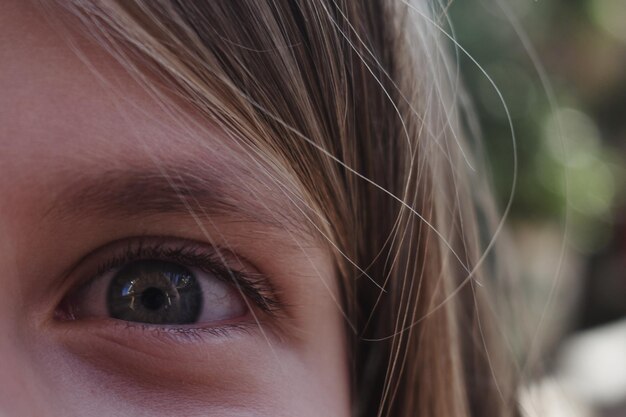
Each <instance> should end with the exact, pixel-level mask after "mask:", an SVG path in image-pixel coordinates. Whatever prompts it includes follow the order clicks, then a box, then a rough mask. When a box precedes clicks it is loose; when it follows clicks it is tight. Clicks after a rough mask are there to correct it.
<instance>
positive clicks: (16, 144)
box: [0, 0, 349, 416]
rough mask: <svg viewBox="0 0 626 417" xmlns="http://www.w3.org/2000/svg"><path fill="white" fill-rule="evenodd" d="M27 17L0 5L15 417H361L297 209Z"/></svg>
mask: <svg viewBox="0 0 626 417" xmlns="http://www.w3.org/2000/svg"><path fill="white" fill-rule="evenodd" d="M28 4H29V2H22V1H17V0H15V1H3V2H2V5H1V6H0V91H2V94H0V149H1V151H0V195H1V196H2V198H1V199H0V270H1V271H2V274H1V275H0V284H1V285H2V291H0V334H1V335H2V337H1V338H0V357H1V358H2V359H1V360H0V414H2V415H10V416H27V415H46V416H90V415H94V416H95V415H98V416H100V415H107V416H108V415H111V416H113V415H120V416H139V415H150V416H160V415H163V416H165V415H167V416H171V415H186V416H194V415H198V416H200V415H202V416H206V415H219V416H346V415H348V414H349V413H348V402H349V401H348V393H347V392H348V388H347V387H348V381H347V371H346V368H347V366H346V361H345V356H346V353H345V347H344V339H343V329H344V323H343V321H342V319H341V314H340V308H339V307H338V306H337V304H336V302H335V301H334V300H336V299H338V296H337V289H336V279H337V277H336V276H335V272H334V269H333V267H332V263H331V258H330V255H329V253H328V252H327V250H326V249H324V246H323V245H322V244H321V243H320V241H319V240H318V239H317V238H315V237H314V236H313V235H312V234H311V233H310V232H309V230H308V228H307V227H306V220H304V219H302V218H300V217H299V216H298V213H299V211H298V210H296V209H289V206H290V205H289V201H288V199H287V198H286V197H285V196H284V194H283V193H282V192H281V191H280V190H278V189H277V187H276V186H273V185H272V184H271V183H270V182H267V181H265V180H264V175H262V171H263V170H262V169H261V168H260V165H258V164H257V163H255V161H254V160H252V159H251V158H249V157H248V156H247V155H246V153H245V152H244V151H243V150H242V149H241V148H238V147H237V146H235V145H234V143H233V139H232V138H229V136H228V135H226V134H224V132H221V131H220V130H219V129H217V128H213V129H208V130H207V129H200V128H196V127H194V126H195V125H194V124H193V123H189V124H185V123H181V119H180V118H179V117H172V116H171V115H170V113H169V112H168V111H166V110H164V109H163V107H162V106H160V105H159V103H158V101H155V100H153V99H152V98H151V96H150V95H149V94H147V93H146V90H145V89H144V88H142V87H140V86H138V85H137V84H136V83H135V82H134V81H133V78H132V77H131V76H129V75H128V74H127V73H126V72H125V71H124V70H123V69H122V68H121V67H118V66H117V65H116V64H115V63H114V60H113V59H112V58H111V57H109V56H108V55H106V54H105V53H104V52H102V51H100V50H99V49H98V47H97V46H96V45H89V44H88V43H87V42H88V41H86V40H84V39H83V40H80V39H78V38H74V41H75V42H78V43H79V45H78V46H79V48H78V49H79V50H81V51H83V52H82V53H85V51H88V52H86V55H85V56H81V55H80V53H77V52H76V51H75V49H73V48H72V47H71V46H70V44H69V43H68V40H67V39H66V38H65V37H64V36H63V35H61V34H60V33H61V32H59V31H58V30H56V29H55V28H53V26H51V24H50V23H49V22H48V21H47V20H46V19H45V18H43V17H42V15H41V13H40V12H39V11H37V10H35V9H31V8H29V6H28ZM285 225H287V226H285Z"/></svg>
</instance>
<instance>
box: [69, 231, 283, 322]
mask: <svg viewBox="0 0 626 417" xmlns="http://www.w3.org/2000/svg"><path fill="white" fill-rule="evenodd" d="M220 250H223V249H219V248H212V247H210V246H208V245H206V244H202V243H200V242H195V241H190V240H185V239H178V238H165V237H142V238H139V239H134V240H129V241H128V244H127V245H125V246H123V247H121V249H117V248H116V249H114V252H113V253H114V255H113V256H110V255H109V258H108V259H107V260H106V261H104V262H102V263H100V264H98V266H97V268H96V272H95V273H94V274H92V275H90V278H89V279H88V280H87V281H85V282H83V284H81V285H79V286H78V288H77V289H76V290H75V291H71V292H70V294H73V293H76V292H80V291H82V290H84V289H88V287H89V286H90V285H91V284H92V283H94V282H95V281H96V280H97V279H98V278H100V277H101V276H102V275H103V274H105V273H107V272H109V271H111V270H112V269H115V268H119V267H122V266H124V265H125V264H127V263H129V262H132V261H139V260H159V261H169V262H174V263H178V264H181V265H183V266H185V267H194V268H198V269H200V270H202V271H203V272H207V273H210V274H212V275H213V276H215V277H216V278H217V279H220V280H222V281H223V282H225V283H226V284H229V285H235V286H236V287H238V289H239V290H240V291H241V293H242V294H243V295H244V296H245V297H246V298H247V299H249V300H251V301H252V303H254V305H255V306H256V307H258V308H259V309H261V311H263V312H265V313H268V314H270V315H275V314H276V313H277V312H278V311H279V310H280V309H281V303H280V301H279V300H278V299H277V297H276V291H275V290H274V288H273V287H272V286H271V285H270V282H269V281H268V278H267V277H265V276H264V275H263V274H261V273H258V272H250V271H245V272H244V271H240V270H237V269H233V268H231V267H229V266H227V265H226V263H225V262H224V260H223V259H222V257H221V256H220ZM236 259H238V258H236ZM70 316H71V314H70ZM145 327H153V328H154V327H156V326H145ZM173 330H176V329H173Z"/></svg>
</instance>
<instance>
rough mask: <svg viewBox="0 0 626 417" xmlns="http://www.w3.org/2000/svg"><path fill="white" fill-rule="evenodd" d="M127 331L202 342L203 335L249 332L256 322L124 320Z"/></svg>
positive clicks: (179, 340) (226, 335)
mask: <svg viewBox="0 0 626 417" xmlns="http://www.w3.org/2000/svg"><path fill="white" fill-rule="evenodd" d="M125 323H126V329H127V330H129V331H136V330H139V331H141V332H144V333H147V334H149V335H151V336H155V337H158V338H167V339H170V340H174V341H176V342H181V341H184V342H202V341H204V337H220V338H226V337H232V336H234V335H235V334H250V333H251V332H252V331H253V329H254V328H255V327H258V324H256V323H236V324H226V325H221V326H214V327H166V326H150V325H146V324H142V323H133V322H125Z"/></svg>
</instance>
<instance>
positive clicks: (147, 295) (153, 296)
mask: <svg viewBox="0 0 626 417" xmlns="http://www.w3.org/2000/svg"><path fill="white" fill-rule="evenodd" d="M166 299H167V297H166V295H165V293H164V292H163V290H160V289H158V288H154V287H150V288H146V290H145V291H144V292H142V293H141V304H142V305H143V306H144V307H145V308H147V309H148V310H158V309H160V308H161V307H163V305H164V304H165V301H166Z"/></svg>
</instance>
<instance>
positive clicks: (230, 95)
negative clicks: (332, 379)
mask: <svg viewBox="0 0 626 417" xmlns="http://www.w3.org/2000/svg"><path fill="white" fill-rule="evenodd" d="M59 3H60V4H61V5H62V6H63V7H66V8H69V9H71V10H72V12H73V13H74V15H76V16H79V17H80V18H81V20H82V21H83V23H84V24H85V25H86V26H87V27H88V28H89V30H90V31H91V33H92V34H94V35H95V36H96V38H97V39H98V40H99V41H100V42H101V43H102V45H104V46H105V47H106V48H107V49H108V50H109V51H111V52H112V53H113V55H114V56H115V57H117V58H118V59H119V60H120V61H122V62H123V63H124V65H125V66H126V67H127V68H128V69H129V71H130V72H131V73H132V74H133V75H134V76H135V77H138V78H139V79H141V80H143V81H144V82H145V85H146V87H147V88H150V89H151V90H152V91H153V92H155V94H158V95H159V97H160V100H163V101H164V102H167V103H168V105H169V106H171V107H172V108H174V109H178V110H180V111H181V114H184V113H185V111H188V109H189V108H190V107H191V108H193V109H194V110H193V111H194V112H195V113H196V114H199V115H201V117H202V118H204V119H205V120H206V122H207V124H211V125H217V126H219V127H220V128H222V129H223V130H224V131H226V132H228V133H229V134H230V135H232V138H233V140H235V141H239V142H240V144H241V146H242V147H243V148H244V149H246V150H247V152H248V153H250V154H251V155H254V156H255V157H256V158H258V159H260V160H262V161H264V163H267V164H268V165H269V166H272V167H273V169H274V171H275V172H274V175H272V177H271V178H270V179H271V180H272V181H277V182H278V183H279V184H278V185H279V186H280V188H281V189H283V190H285V193H286V194H287V195H288V196H290V195H291V194H290V193H291V191H290V189H292V188H293V187H295V188H296V189H297V190H298V192H297V193H293V195H296V194H297V195H302V196H304V199H305V201H304V202H302V204H303V205H304V206H306V207H307V208H308V210H310V211H308V212H307V213H309V219H310V220H311V225H312V226H313V227H314V228H315V229H316V230H317V231H318V232H319V234H320V235H321V236H322V237H323V238H324V241H325V242H326V243H327V244H328V245H329V248H330V249H331V250H332V252H333V253H334V254H335V255H336V256H335V263H336V269H337V275H338V277H339V282H340V287H341V291H342V294H343V305H344V307H345V313H346V330H347V334H348V338H349V341H350V351H349V352H350V353H349V354H350V358H349V360H350V363H351V367H352V368H351V371H352V398H353V410H354V411H353V414H354V415H355V416H386V415H391V416H415V415H419V416H436V417H442V416H455V417H463V416H466V417H468V416H480V417H487V416H503V415H507V413H510V414H514V413H515V411H514V406H513V400H512V398H513V397H512V396H513V394H514V389H513V388H514V387H513V385H512V384H510V381H509V378H508V377H507V376H506V375H504V374H503V373H501V366H500V364H499V363H500V362H501V361H500V360H499V359H498V356H502V355H501V354H502V353H503V352H504V350H503V349H501V348H499V347H497V346H494V344H493V342H492V339H493V336H494V332H493V331H492V330H490V329H491V327H492V326H491V325H490V320H488V319H487V318H486V316H485V314H486V310H485V308H484V305H485V302H486V300H488V299H489V297H491V295H489V292H488V291H489V288H490V287H491V286H492V283H493V282H494V281H495V279H494V277H493V273H489V272H488V271H487V269H488V268H486V267H485V265H486V264H485V263H484V262H482V261H483V259H482V258H481V256H482V249H481V248H484V247H485V236H488V238H487V240H489V238H490V236H489V232H490V231H491V230H492V225H490V221H489V220H488V219H490V218H491V214H490V212H491V208H490V207H491V205H490V200H489V193H488V187H487V186H486V185H485V182H484V181H483V180H481V179H480V176H479V175H478V174H477V172H480V167H481V163H480V161H479V160H472V161H471V162H470V161H469V156H468V155H469V149H468V146H469V144H468V143H467V142H466V141H464V140H463V135H462V132H461V130H462V129H461V126H460V122H459V119H460V116H459V113H458V107H457V105H456V103H455V94H456V93H457V92H458V90H457V87H458V86H457V85H456V82H455V77H454V74H452V73H451V71H450V65H449V64H448V59H447V57H446V54H445V53H444V52H443V51H442V48H441V45H440V41H439V40H438V38H439V37H440V35H439V34H438V32H437V27H436V26H435V25H434V24H433V22H431V21H429V20H428V18H427V17H428V16H434V15H435V13H434V12H433V11H432V10H428V9H427V7H424V5H423V4H421V5H418V4H417V2H416V4H412V3H407V2H402V1H392V0H361V1H356V0H320V1H307V0H301V1H298V0H292V1H287V0H255V1H235V0H213V1H186V0H180V1H174V0H172V1H168V0H159V1H141V0H136V1H132V2H131V1H121V0H120V1H115V0H92V1H87V0H85V1H82V0H75V1H71V2H70V1H68V2H59ZM157 85H159V88H156V86H157ZM164 92H166V93H167V94H164ZM172 93H173V94H172ZM172 97H173V98H172ZM470 167H473V169H472V168H470ZM291 198H292V195H291V197H290V199H291ZM477 280H480V282H481V283H482V285H481V286H476V285H475V284H476V281H477Z"/></svg>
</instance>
